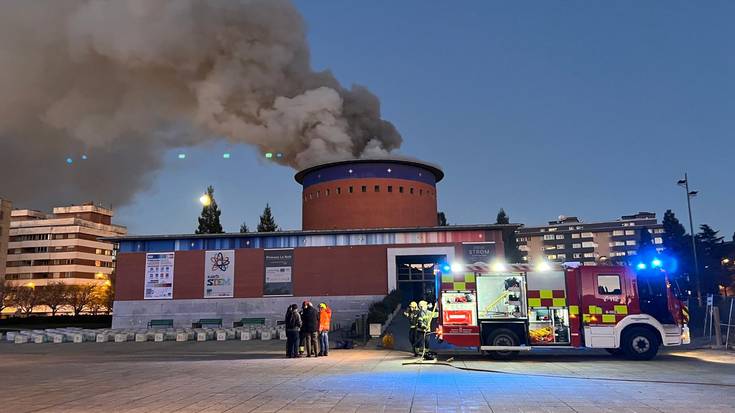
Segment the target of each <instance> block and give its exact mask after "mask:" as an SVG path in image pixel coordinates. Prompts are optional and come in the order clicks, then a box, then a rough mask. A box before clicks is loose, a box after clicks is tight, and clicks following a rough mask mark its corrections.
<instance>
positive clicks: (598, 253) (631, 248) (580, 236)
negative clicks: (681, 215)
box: [516, 212, 664, 265]
mask: <svg viewBox="0 0 735 413" xmlns="http://www.w3.org/2000/svg"><path fill="white" fill-rule="evenodd" d="M641 230H646V231H648V232H649V233H650V234H651V239H652V241H653V244H654V246H655V247H656V249H657V250H658V251H659V252H661V251H662V250H663V245H662V244H663V239H662V236H661V234H662V233H663V232H664V229H663V225H662V224H659V223H658V221H657V220H656V214H655V213H653V212H639V213H637V214H634V215H623V216H622V217H620V219H616V220H614V221H605V222H591V223H586V222H582V221H580V220H579V219H578V218H577V217H565V216H560V217H559V219H558V220H555V221H549V224H548V225H544V226H538V227H521V228H519V229H518V231H517V232H516V239H517V241H518V246H519V249H520V250H521V252H522V253H523V255H524V256H523V259H524V261H526V262H538V261H540V260H547V261H551V262H575V261H576V262H580V263H582V264H584V265H596V264H598V263H603V262H606V261H607V262H609V261H610V260H625V259H626V258H627V257H631V256H634V255H635V254H636V252H637V250H638V245H639V242H640V235H641Z"/></svg>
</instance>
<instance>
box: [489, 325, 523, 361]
mask: <svg viewBox="0 0 735 413" xmlns="http://www.w3.org/2000/svg"><path fill="white" fill-rule="evenodd" d="M487 341H488V345H490V346H504V347H515V346H518V345H520V342H521V341H520V340H519V339H518V335H517V334H516V333H514V332H512V331H511V330H508V329H505V328H499V329H497V330H495V331H493V332H492V333H490V336H489V337H488V340H487ZM488 353H489V354H490V357H492V358H494V359H496V360H508V359H511V358H513V357H515V356H516V355H518V352H517V351H498V350H491V351H489V352H488Z"/></svg>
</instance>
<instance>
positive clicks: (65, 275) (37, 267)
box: [5, 203, 127, 286]
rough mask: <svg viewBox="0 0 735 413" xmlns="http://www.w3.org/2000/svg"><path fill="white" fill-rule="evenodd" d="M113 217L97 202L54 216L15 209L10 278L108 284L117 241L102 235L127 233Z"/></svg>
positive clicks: (61, 209)
mask: <svg viewBox="0 0 735 413" xmlns="http://www.w3.org/2000/svg"><path fill="white" fill-rule="evenodd" d="M112 216H113V211H112V210H110V209H107V208H103V207H100V206H96V205H94V204H92V203H87V204H83V205H72V206H66V207H57V208H54V209H53V213H51V214H46V213H43V212H39V211H34V210H29V209H16V210H13V211H12V213H11V216H10V235H9V236H10V239H9V243H8V258H7V264H6V275H5V278H6V279H7V280H8V281H9V282H10V283H11V284H14V285H18V284H32V285H34V286H43V285H46V284H48V283H49V282H53V281H63V282H64V283H66V284H76V285H79V284H90V283H102V282H105V280H108V279H109V278H110V275H111V274H112V273H113V270H114V266H115V245H114V244H113V243H110V242H103V241H100V240H99V239H98V238H99V237H111V236H121V235H126V234H127V229H126V228H125V227H123V226H119V225H113V224H112V222H111V221H112Z"/></svg>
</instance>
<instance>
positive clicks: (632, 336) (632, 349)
mask: <svg viewBox="0 0 735 413" xmlns="http://www.w3.org/2000/svg"><path fill="white" fill-rule="evenodd" d="M620 344H621V348H622V349H623V352H624V353H625V356H626V357H628V358H629V359H631V360H651V359H652V358H654V357H655V356H656V353H657V352H658V346H659V343H658V337H656V335H655V334H653V333H652V332H651V331H650V330H648V329H646V328H639V327H634V328H631V329H628V330H626V331H625V334H623V339H622V342H621V343H620Z"/></svg>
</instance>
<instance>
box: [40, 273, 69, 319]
mask: <svg viewBox="0 0 735 413" xmlns="http://www.w3.org/2000/svg"><path fill="white" fill-rule="evenodd" d="M67 295H68V286H67V285H66V284H64V283H62V282H58V281H57V282H51V283H48V285H46V286H45V287H42V288H41V304H45V305H47V306H48V307H49V308H50V309H51V316H55V315H56V312H57V311H59V308H61V307H62V306H64V305H66V303H67V301H68V296H67Z"/></svg>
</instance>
